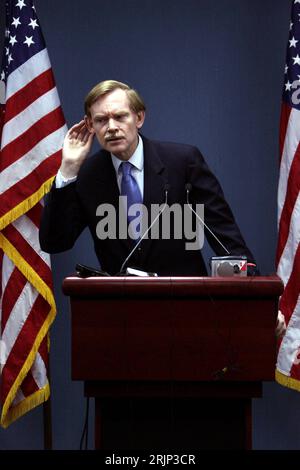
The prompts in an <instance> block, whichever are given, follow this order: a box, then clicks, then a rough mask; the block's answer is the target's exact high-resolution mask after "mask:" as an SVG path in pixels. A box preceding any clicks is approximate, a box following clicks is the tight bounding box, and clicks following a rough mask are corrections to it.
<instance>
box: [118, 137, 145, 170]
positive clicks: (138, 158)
mask: <svg viewBox="0 0 300 470" xmlns="http://www.w3.org/2000/svg"><path fill="white" fill-rule="evenodd" d="M138 138H139V142H138V145H137V148H136V149H135V151H134V153H133V155H132V156H131V157H130V158H129V160H127V161H128V162H130V163H131V164H132V165H133V166H134V167H135V168H137V169H138V170H140V171H142V169H143V167H144V145H143V140H142V139H141V136H140V135H138ZM111 160H112V163H113V166H114V168H115V170H116V173H118V171H119V167H120V165H121V163H122V160H120V159H119V158H118V157H116V156H115V155H113V154H112V153H111Z"/></svg>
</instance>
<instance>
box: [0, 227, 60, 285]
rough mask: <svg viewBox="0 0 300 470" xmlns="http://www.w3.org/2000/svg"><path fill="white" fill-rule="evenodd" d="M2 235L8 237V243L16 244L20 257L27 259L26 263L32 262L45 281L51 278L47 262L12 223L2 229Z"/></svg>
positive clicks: (47, 281)
mask: <svg viewBox="0 0 300 470" xmlns="http://www.w3.org/2000/svg"><path fill="white" fill-rule="evenodd" d="M3 235H4V236H5V237H6V238H8V239H9V241H10V243H12V244H13V245H14V246H18V252H19V253H20V255H21V257H22V258H23V259H24V260H25V261H27V263H28V264H33V263H34V266H35V267H36V269H35V270H36V271H37V272H38V274H39V276H40V277H41V278H42V279H43V280H44V281H45V282H46V283H49V279H51V270H50V268H49V266H48V264H46V263H45V261H44V260H43V259H42V258H41V256H39V254H38V253H37V251H36V250H35V249H34V247H33V246H31V245H30V244H29V243H28V242H27V241H26V240H25V238H23V237H22V235H21V234H20V232H19V231H18V230H17V229H16V228H15V227H14V226H13V225H12V224H10V225H8V226H7V227H6V228H5V229H4V230H3Z"/></svg>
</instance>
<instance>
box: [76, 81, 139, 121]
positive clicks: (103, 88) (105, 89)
mask: <svg viewBox="0 0 300 470" xmlns="http://www.w3.org/2000/svg"><path fill="white" fill-rule="evenodd" d="M117 89H121V90H124V91H125V92H126V94H127V97H128V100H129V106H130V109H131V110H132V111H133V112H135V113H139V112H140V111H146V106H145V103H144V101H143V99H142V98H141V96H140V95H139V94H138V92H137V91H136V90H134V89H133V88H130V86H129V85H126V83H122V82H118V81H116V80H104V81H103V82H100V83H98V84H97V85H95V86H94V88H92V89H91V91H90V92H89V93H88V94H87V96H86V98H85V100H84V111H85V114H86V115H87V116H89V117H90V115H91V113H90V109H91V106H92V105H93V104H94V103H95V101H97V99H98V98H100V96H104V95H107V94H108V93H110V92H112V91H114V90H117Z"/></svg>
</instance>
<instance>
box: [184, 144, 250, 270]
mask: <svg viewBox="0 0 300 470" xmlns="http://www.w3.org/2000/svg"><path fill="white" fill-rule="evenodd" d="M188 173H189V175H188V181H189V182H190V183H191V184H192V188H193V189H192V192H191V200H192V202H193V203H200V204H204V220H205V223H206V224H207V225H208V227H209V228H210V229H211V230H212V231H213V233H214V234H215V235H216V236H217V237H218V238H219V240H220V241H221V242H222V244H223V245H224V246H225V247H226V248H227V250H228V251H229V252H230V254H231V255H246V256H247V259H248V261H249V262H255V261H254V257H253V255H252V253H251V251H250V250H249V248H248V247H247V245H246V242H245V240H244V238H243V236H242V234H241V232H240V230H239V227H238V225H237V223H236V221H235V218H234V215H233V213H232V211H231V209H230V207H229V205H228V203H227V202H226V200H225V197H224V193H223V191H222V188H221V186H220V184H219V182H218V180H217V178H216V177H215V176H214V175H213V173H212V172H211V171H210V169H209V168H208V166H207V164H206V162H205V161H204V158H203V157H202V155H201V153H200V152H199V150H198V149H196V148H194V152H193V155H192V158H191V159H190V164H189V168H188ZM205 235H206V237H207V240H208V242H209V244H210V246H211V247H212V249H213V250H214V252H215V253H216V254H217V256H226V255H227V254H228V253H226V252H225V250H224V249H223V248H222V246H221V245H220V244H219V243H218V242H217V240H216V239H215V238H214V237H213V236H212V235H211V234H210V233H209V231H208V230H205Z"/></svg>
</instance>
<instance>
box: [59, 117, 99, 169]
mask: <svg viewBox="0 0 300 470" xmlns="http://www.w3.org/2000/svg"><path fill="white" fill-rule="evenodd" d="M93 138H94V132H93V131H92V132H91V131H89V130H88V128H87V126H86V124H85V121H83V120H82V121H80V122H79V123H77V124H75V125H74V126H72V127H71V129H69V131H68V132H67V134H66V136H65V139H64V144H63V154H62V162H61V166H60V171H61V174H62V176H63V177H64V178H73V177H74V176H77V175H78V172H79V169H80V167H81V165H82V163H83V162H84V160H85V159H86V157H87V156H88V154H89V152H90V150H91V146H92V143H93Z"/></svg>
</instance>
